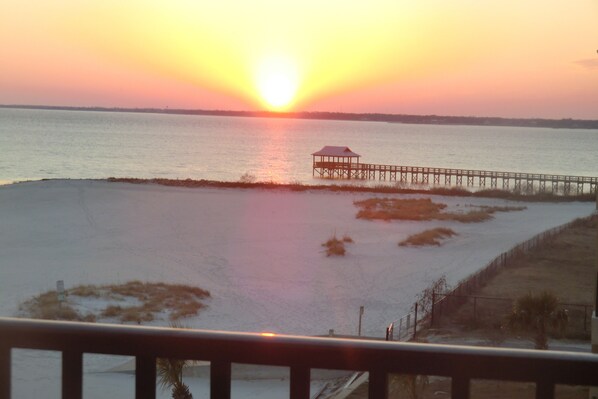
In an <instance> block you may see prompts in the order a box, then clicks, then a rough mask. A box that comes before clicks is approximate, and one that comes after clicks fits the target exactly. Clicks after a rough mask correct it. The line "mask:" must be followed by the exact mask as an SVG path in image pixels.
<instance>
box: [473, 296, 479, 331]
mask: <svg viewBox="0 0 598 399" xmlns="http://www.w3.org/2000/svg"><path fill="white" fill-rule="evenodd" d="M477 305H478V297H477V296H474V297H473V324H474V325H475V324H477V319H478V318H477Z"/></svg>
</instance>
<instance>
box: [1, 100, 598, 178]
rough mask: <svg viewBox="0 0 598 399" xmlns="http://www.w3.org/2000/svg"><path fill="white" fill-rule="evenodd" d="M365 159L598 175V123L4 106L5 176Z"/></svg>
mask: <svg viewBox="0 0 598 399" xmlns="http://www.w3.org/2000/svg"><path fill="white" fill-rule="evenodd" d="M324 145H342V146H349V147H350V148H351V149H352V150H353V151H355V152H357V153H358V154H360V155H361V156H362V158H361V161H362V162H368V163H381V164H396V165H411V166H435V167H451V168H467V169H483V170H500V171H513V172H534V173H554V174H568V175H584V176H598V162H596V159H597V158H596V154H598V130H573V129H571V130H569V129H543V128H542V129H540V128H538V129H533V128H505V127H479V126H434V125H405V124H392V123H383V122H345V121H314V120H296V119H266V118H264V119H262V118H228V117H211V116H192V115H161V114H137V113H107V112H80V111H77V112H75V111H44V110H13V109H0V182H4V183H6V182H11V181H20V180H35V179H42V178H106V177H110V176H114V177H142V178H149V177H168V178H181V179H184V178H193V179H213V180H225V181H236V180H239V178H240V177H241V175H243V174H244V173H250V174H252V175H254V176H256V178H257V179H258V180H266V181H270V180H274V181H277V182H303V183H318V182H321V180H317V179H313V178H312V171H311V155H310V154H311V153H312V152H315V151H317V150H319V149H320V148H321V147H322V146H324Z"/></svg>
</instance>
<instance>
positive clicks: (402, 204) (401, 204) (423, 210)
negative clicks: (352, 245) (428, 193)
mask: <svg viewBox="0 0 598 399" xmlns="http://www.w3.org/2000/svg"><path fill="white" fill-rule="evenodd" d="M353 203H354V204H355V205H356V206H358V207H359V208H361V209H360V210H359V212H357V218H358V219H368V220H369V219H380V220H392V219H400V220H431V219H433V218H434V216H436V215H438V214H439V213H440V211H441V210H443V209H444V208H446V204H440V203H435V202H432V200H431V199H430V198H417V199H398V198H369V199H366V200H362V201H355V202H353Z"/></svg>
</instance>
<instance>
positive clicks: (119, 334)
mask: <svg viewBox="0 0 598 399" xmlns="http://www.w3.org/2000/svg"><path fill="white" fill-rule="evenodd" d="M12 348H28V349H42V350H54V351H60V352H62V397H63V398H69V399H78V398H81V397H82V385H83V384H82V378H83V376H82V374H83V367H82V357H83V354H84V353H101V354H114V355H128V356H135V357H136V372H135V397H136V398H138V399H140V398H144V399H147V398H155V396H156V365H155V363H156V358H180V359H194V360H208V361H210V367H211V369H210V397H211V398H212V399H228V398H230V393H231V364H232V363H247V364H258V365H273V366H284V367H289V368H290V398H291V399H309V395H310V370H311V369H316V368H317V369H340V370H362V371H367V372H369V398H371V399H386V397H387V391H388V375H389V373H401V374H421V375H435V376H446V377H450V378H451V379H452V380H451V391H452V392H451V397H452V398H453V399H466V398H469V385H470V380H472V379H490V380H506V381H527V382H535V383H536V398H542V399H545V398H552V397H554V388H555V385H556V384H566V385H586V386H588V385H589V386H598V356H597V355H592V354H583V353H581V354H580V353H569V352H552V351H531V350H514V349H508V350H507V349H496V348H474V347H459V346H446V345H430V344H413V343H400V342H385V341H365V340H350V339H336V338H311V337H297V336H278V335H261V334H249V333H234V332H214V331H200V330H184V329H167V328H156V327H137V326H121V325H107V324H88V323H73V322H56V321H40V320H27V319H11V318H0V398H1V399H5V398H10V396H11V387H10V384H11V350H12Z"/></svg>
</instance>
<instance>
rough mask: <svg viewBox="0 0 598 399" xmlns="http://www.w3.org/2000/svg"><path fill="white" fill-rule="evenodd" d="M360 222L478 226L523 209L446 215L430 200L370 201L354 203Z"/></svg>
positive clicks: (496, 208) (486, 208)
mask: <svg viewBox="0 0 598 399" xmlns="http://www.w3.org/2000/svg"><path fill="white" fill-rule="evenodd" d="M354 204H355V206H357V207H358V208H360V209H359V211H358V212H357V218H358V219H366V220H418V221H424V220H443V221H456V222H462V223H478V222H483V221H486V220H489V219H492V214H493V213H495V212H509V211H521V210H524V209H526V207H524V206H511V207H509V206H500V207H499V206H494V207H491V206H477V207H472V209H471V210H469V211H467V212H444V211H443V210H444V209H445V208H446V207H447V205H446V204H442V203H437V202H433V201H432V200H431V199H430V198H414V199H412V198H408V199H402V198H369V199H366V200H361V201H355V202H354Z"/></svg>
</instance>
